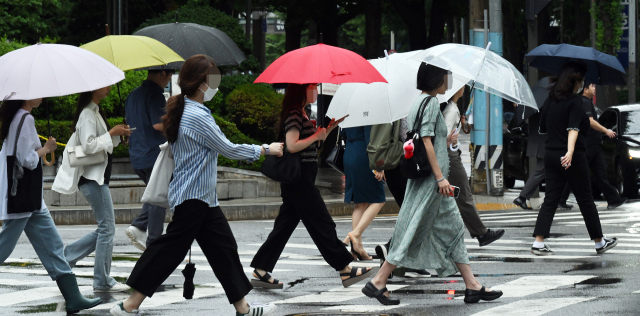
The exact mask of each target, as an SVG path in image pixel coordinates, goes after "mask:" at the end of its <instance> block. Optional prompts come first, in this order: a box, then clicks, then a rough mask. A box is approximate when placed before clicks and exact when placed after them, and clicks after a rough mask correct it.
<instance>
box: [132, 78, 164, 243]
mask: <svg viewBox="0 0 640 316" xmlns="http://www.w3.org/2000/svg"><path fill="white" fill-rule="evenodd" d="M172 75H173V70H149V75H148V76H147V80H145V81H143V82H142V85H140V86H139V87H137V88H135V89H134V90H133V91H131V93H130V94H129V96H128V97H127V100H126V101H125V109H126V118H127V123H128V124H129V126H131V128H136V132H135V133H134V134H135V135H134V134H131V137H130V138H129V157H130V158H131V166H132V167H133V169H134V171H135V172H136V174H137V175H138V177H140V179H141V180H142V181H144V183H145V184H148V183H149V178H150V177H151V171H152V170H153V165H154V164H155V162H156V159H157V158H158V155H159V154H160V147H159V146H160V145H161V144H163V143H165V142H166V141H167V139H166V138H165V137H164V135H163V134H162V116H163V115H164V114H165V106H166V105H167V103H166V99H165V98H164V94H163V92H164V88H165V87H166V86H167V85H168V84H169V81H170V80H171V76H172ZM165 213H166V210H165V209H164V208H163V207H160V206H155V205H151V204H149V203H145V204H144V205H143V206H142V212H140V216H138V217H137V218H136V219H135V220H133V223H131V226H129V227H128V228H127V229H126V230H125V233H126V235H127V237H129V238H130V239H131V242H132V243H133V245H134V246H135V247H136V248H138V249H140V250H142V251H144V250H145V249H146V247H147V246H148V245H149V244H150V243H151V242H152V241H154V240H155V239H157V238H158V237H160V235H162V232H163V230H164V218H165ZM147 230H148V232H149V234H148V235H149V236H148V237H147V236H146V231H147Z"/></svg>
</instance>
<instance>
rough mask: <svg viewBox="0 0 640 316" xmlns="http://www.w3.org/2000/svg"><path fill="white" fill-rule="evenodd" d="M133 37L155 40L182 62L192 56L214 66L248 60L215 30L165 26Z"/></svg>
mask: <svg viewBox="0 0 640 316" xmlns="http://www.w3.org/2000/svg"><path fill="white" fill-rule="evenodd" d="M134 35H142V36H148V37H151V38H154V39H156V40H158V41H160V42H161V43H163V44H165V45H167V46H169V48H171V49H173V51H175V52H176V53H178V55H180V56H182V58H184V59H185V60H186V59H187V58H189V57H191V56H193V55H197V54H204V55H207V56H211V57H213V59H214V60H215V61H216V66H231V65H239V64H240V63H241V62H242V61H243V60H245V59H247V58H246V57H245V56H244V54H243V53H242V51H241V50H240V48H238V45H236V43H234V42H233V40H232V39H231V38H230V37H229V36H228V35H227V34H225V33H224V32H222V31H220V30H218V29H217V28H213V27H209V26H203V25H199V24H195V23H178V22H175V23H168V24H158V25H152V26H148V27H145V28H143V29H141V30H139V31H137V32H135V33H134ZM182 64H184V62H174V63H169V64H166V65H164V66H154V67H149V68H148V69H178V70H179V69H180V68H181V67H182Z"/></svg>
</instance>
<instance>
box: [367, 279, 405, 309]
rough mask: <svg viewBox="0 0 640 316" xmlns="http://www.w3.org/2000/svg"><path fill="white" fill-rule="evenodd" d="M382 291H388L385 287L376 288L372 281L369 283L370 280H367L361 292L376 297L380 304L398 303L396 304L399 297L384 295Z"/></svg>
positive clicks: (398, 302) (398, 301)
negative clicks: (392, 297)
mask: <svg viewBox="0 0 640 316" xmlns="http://www.w3.org/2000/svg"><path fill="white" fill-rule="evenodd" d="M384 292H388V290H387V288H386V287H385V288H383V289H381V290H378V288H377V287H376V286H375V285H373V283H371V282H367V285H365V286H364V287H363V288H362V293H364V295H366V296H368V297H372V298H375V299H377V300H378V302H380V304H382V305H398V304H400V300H399V299H391V298H389V297H387V296H385V295H384Z"/></svg>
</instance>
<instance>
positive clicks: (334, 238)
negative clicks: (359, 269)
mask: <svg viewBox="0 0 640 316" xmlns="http://www.w3.org/2000/svg"><path fill="white" fill-rule="evenodd" d="M301 166H302V180H301V181H300V182H299V183H296V184H284V183H282V184H281V185H280V189H281V196H282V206H280V213H279V214H278V217H276V220H275V223H274V224H273V230H272V231H271V233H270V234H269V237H267V240H266V241H265V242H264V244H262V246H261V247H260V249H259V250H258V252H257V253H256V255H255V257H253V260H252V261H251V267H253V268H256V269H262V270H265V271H269V272H271V271H273V268H274V267H275V266H276V262H278V259H279V258H280V255H281V254H282V251H283V250H284V246H285V245H286V244H287V241H289V238H290V237H291V234H293V232H294V231H295V229H296V227H297V226H298V223H299V222H300V221H302V223H303V224H304V226H305V227H306V228H307V232H309V235H310V236H311V239H312V240H313V242H314V243H315V244H316V246H317V247H318V250H319V251H320V254H321V255H322V257H323V258H324V260H325V261H326V262H327V263H328V264H329V265H330V266H331V267H333V268H334V269H336V270H337V271H339V270H342V269H344V268H345V267H346V266H347V265H349V263H350V262H351V261H353V256H351V253H349V251H347V248H346V247H345V246H344V244H342V241H341V240H340V239H338V234H337V232H336V223H335V222H334V221H333V219H332V218H331V215H329V211H328V210H327V206H326V205H325V204H324V200H323V199H322V196H321V195H320V191H319V190H318V189H317V188H316V186H315V180H316V175H317V174H318V165H317V164H315V163H309V162H303V163H302V164H301Z"/></svg>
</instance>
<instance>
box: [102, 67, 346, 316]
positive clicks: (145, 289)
mask: <svg viewBox="0 0 640 316" xmlns="http://www.w3.org/2000/svg"><path fill="white" fill-rule="evenodd" d="M219 74H220V72H219V71H218V69H217V67H216V65H215V63H214V61H213V58H211V57H209V56H205V55H195V56H192V57H190V58H189V59H187V60H186V61H185V63H184V64H183V66H182V69H181V70H180V75H179V85H180V89H181V91H182V93H180V94H179V95H176V96H173V97H171V98H170V99H169V101H168V103H167V114H166V115H165V116H163V118H162V126H163V132H164V135H165V136H166V137H167V140H168V141H169V143H170V144H171V150H172V152H173V158H174V160H175V169H174V170H173V180H172V181H171V183H170V184H169V196H168V200H169V205H170V208H171V209H172V210H173V211H174V215H173V220H172V221H171V223H169V225H168V226H167V232H166V234H164V235H161V236H160V237H158V239H156V240H155V241H153V242H152V243H150V244H149V246H148V247H147V249H146V250H145V251H144V252H143V253H142V255H141V256H140V259H139V260H138V262H136V265H135V267H134V268H133V271H131V275H130V276H129V279H128V280H127V285H129V286H130V287H131V288H132V289H133V293H131V295H130V296H129V298H127V299H126V300H125V301H124V302H120V303H117V304H116V305H115V306H113V308H112V309H111V314H112V315H114V316H124V315H136V314H137V313H138V309H139V308H140V305H141V304H142V302H143V301H144V300H145V299H146V298H147V297H151V296H152V295H153V294H154V293H155V291H156V290H157V289H158V287H159V286H160V285H161V284H162V282H164V281H165V280H166V279H167V278H168V277H169V276H170V275H171V274H172V273H173V271H175V269H176V268H177V267H178V266H179V265H180V264H181V263H182V262H183V260H184V258H185V256H186V255H187V252H189V249H190V248H191V245H192V244H193V241H194V240H196V241H198V245H199V246H200V248H201V249H202V252H203V253H204V255H205V256H206V257H207V261H208V262H209V264H210V265H211V268H212V269H213V272H214V274H215V275H216V278H217V279H218V281H219V282H220V284H221V285H222V288H223V289H224V291H225V293H226V295H227V299H228V300H229V303H231V304H233V306H234V307H235V309H236V315H238V316H241V315H251V316H255V315H269V314H271V313H272V312H273V311H274V309H275V305H273V304H267V305H260V304H253V305H249V304H248V303H247V300H246V299H245V296H246V295H247V294H248V293H249V291H251V289H252V286H251V283H250V282H249V280H248V279H247V276H246V275H245V274H244V270H243V268H242V264H241V263H240V256H239V255H238V245H237V244H236V240H235V238H234V237H233V232H232V231H231V227H229V222H227V219H226V218H225V216H224V213H222V210H221V209H220V205H219V203H218V196H217V193H216V185H217V168H218V166H217V165H218V155H219V154H221V155H224V156H225V157H227V158H229V159H234V160H245V161H248V162H253V161H256V160H258V159H259V158H260V156H261V155H265V154H267V155H278V156H281V155H282V144H281V143H272V144H271V145H262V146H258V145H236V144H233V143H231V142H230V141H229V140H228V139H227V138H226V136H225V135H224V134H223V133H222V131H221V130H220V127H218V125H217V124H216V122H215V120H214V119H213V116H212V115H211V111H210V110H209V109H208V108H207V107H206V106H204V104H203V103H204V102H207V101H209V100H211V99H212V98H213V96H214V95H215V94H216V92H217V89H215V87H214V88H211V86H210V84H213V83H215V82H219V81H217V79H218V78H216V76H219ZM343 248H344V247H343Z"/></svg>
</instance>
